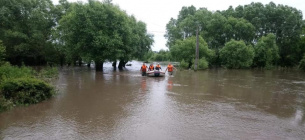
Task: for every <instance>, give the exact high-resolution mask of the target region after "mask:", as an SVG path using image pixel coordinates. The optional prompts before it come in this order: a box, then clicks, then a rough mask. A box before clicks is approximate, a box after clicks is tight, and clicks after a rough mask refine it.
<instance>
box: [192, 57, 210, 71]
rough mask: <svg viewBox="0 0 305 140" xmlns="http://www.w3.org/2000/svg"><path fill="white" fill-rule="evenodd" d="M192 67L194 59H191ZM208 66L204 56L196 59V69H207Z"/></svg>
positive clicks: (193, 66)
mask: <svg viewBox="0 0 305 140" xmlns="http://www.w3.org/2000/svg"><path fill="white" fill-rule="evenodd" d="M192 64H193V65H192V69H193V70H194V69H195V59H193V61H192ZM208 67H209V62H208V61H207V60H206V59H205V57H203V58H201V59H199V61H198V70H200V69H201V70H204V69H207V68H208Z"/></svg>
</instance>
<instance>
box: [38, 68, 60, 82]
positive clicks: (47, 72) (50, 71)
mask: <svg viewBox="0 0 305 140" xmlns="http://www.w3.org/2000/svg"><path fill="white" fill-rule="evenodd" d="M57 75H58V70H57V68H55V67H46V68H44V69H42V70H41V71H40V73H39V77H41V78H44V79H45V78H54V77H56V76H57Z"/></svg>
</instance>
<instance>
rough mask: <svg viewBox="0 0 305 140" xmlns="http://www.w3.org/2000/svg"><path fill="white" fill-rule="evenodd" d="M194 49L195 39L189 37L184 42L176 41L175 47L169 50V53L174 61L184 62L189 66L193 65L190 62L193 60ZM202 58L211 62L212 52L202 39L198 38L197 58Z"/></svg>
mask: <svg viewBox="0 0 305 140" xmlns="http://www.w3.org/2000/svg"><path fill="white" fill-rule="evenodd" d="M195 48H196V37H190V38H186V39H185V40H177V42H176V43H175V45H174V46H172V47H171V48H170V52H171V55H172V57H173V59H174V60H176V61H182V60H184V61H185V62H187V63H188V64H189V66H191V65H192V64H193V62H192V60H193V59H195ZM203 57H205V58H207V60H211V59H212V58H213V57H214V51H212V50H211V49H209V48H208V45H207V43H206V42H205V41H204V39H203V38H202V37H199V58H203Z"/></svg>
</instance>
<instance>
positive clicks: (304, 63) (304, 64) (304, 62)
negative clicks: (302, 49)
mask: <svg viewBox="0 0 305 140" xmlns="http://www.w3.org/2000/svg"><path fill="white" fill-rule="evenodd" d="M299 69H301V70H303V71H305V54H304V56H303V59H302V60H301V61H300V63H299Z"/></svg>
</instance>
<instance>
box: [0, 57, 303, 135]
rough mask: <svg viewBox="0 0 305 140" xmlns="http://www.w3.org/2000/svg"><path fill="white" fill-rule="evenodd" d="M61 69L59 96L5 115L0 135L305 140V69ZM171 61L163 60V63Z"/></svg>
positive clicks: (135, 64)
mask: <svg viewBox="0 0 305 140" xmlns="http://www.w3.org/2000/svg"><path fill="white" fill-rule="evenodd" d="M140 65H141V63H139V62H137V61H133V62H132V66H130V67H127V69H128V70H125V71H121V72H120V71H118V70H117V71H113V70H112V68H111V64H110V63H108V64H105V65H104V67H105V70H104V72H95V70H94V69H93V68H92V69H88V68H86V67H82V68H66V69H62V70H60V75H59V78H58V79H57V81H56V86H57V89H58V94H57V95H56V96H55V97H53V98H52V99H50V100H47V101H44V102H42V103H39V104H36V105H31V106H28V107H17V108H14V109H12V110H10V111H7V112H3V113H1V114H0V139H30V140H32V139H34V140H35V139H37V140H41V139H126V140H136V139H138V140H161V139H166V140H177V139H186V140H193V139H194V140H197V139H268V140H269V139H276V140H278V139H304V138H305V116H304V111H305V73H304V72H303V73H302V72H298V71H292V70H290V71H260V70H224V69H219V70H206V71H198V72H193V71H178V72H176V73H175V74H174V76H169V75H166V76H165V77H142V76H141V74H140V71H139V69H140ZM164 68H165V65H163V69H164Z"/></svg>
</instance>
